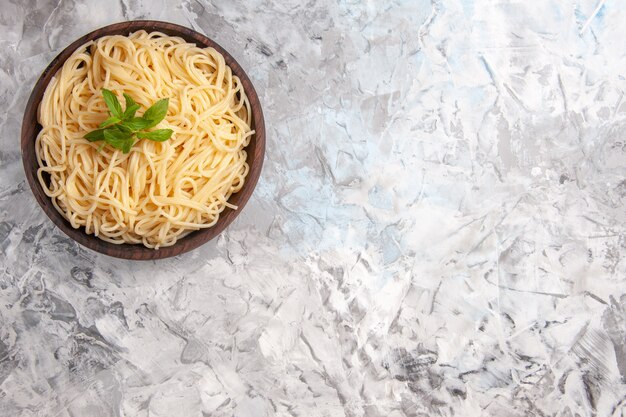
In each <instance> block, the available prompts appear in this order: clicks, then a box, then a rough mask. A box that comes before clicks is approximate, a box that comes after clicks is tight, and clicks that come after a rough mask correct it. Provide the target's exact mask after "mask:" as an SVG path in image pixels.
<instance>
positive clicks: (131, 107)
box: [123, 93, 139, 120]
mask: <svg viewBox="0 0 626 417" xmlns="http://www.w3.org/2000/svg"><path fill="white" fill-rule="evenodd" d="M123 94H124V99H125V100H126V110H124V115H123V119H124V120H128V119H132V118H133V117H135V113H137V110H139V104H137V103H136V102H135V100H133V98H132V97H131V96H129V95H128V94H126V93H123Z"/></svg>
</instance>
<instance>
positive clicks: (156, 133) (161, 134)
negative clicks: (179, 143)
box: [137, 129, 174, 142]
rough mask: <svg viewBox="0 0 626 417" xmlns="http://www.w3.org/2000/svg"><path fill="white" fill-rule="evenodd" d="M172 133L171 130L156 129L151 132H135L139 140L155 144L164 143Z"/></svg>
mask: <svg viewBox="0 0 626 417" xmlns="http://www.w3.org/2000/svg"><path fill="white" fill-rule="evenodd" d="M172 133H174V131H173V130H172V129H157V130H153V131H151V132H137V137H138V138H140V139H150V140H153V141H155V142H164V141H166V140H168V139H169V138H170V137H171V136H172Z"/></svg>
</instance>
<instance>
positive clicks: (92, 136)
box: [83, 129, 104, 142]
mask: <svg viewBox="0 0 626 417" xmlns="http://www.w3.org/2000/svg"><path fill="white" fill-rule="evenodd" d="M83 137H84V138H85V139H87V140H88V141H89V142H97V141H99V140H104V129H96V130H94V131H93V132H89V133H87V134H86V135H85V136H83Z"/></svg>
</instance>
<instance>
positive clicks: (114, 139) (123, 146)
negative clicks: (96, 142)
mask: <svg viewBox="0 0 626 417" xmlns="http://www.w3.org/2000/svg"><path fill="white" fill-rule="evenodd" d="M104 140H105V141H106V143H108V144H109V145H111V146H113V147H114V148H115V149H120V150H121V151H122V152H124V153H128V152H129V151H130V148H131V147H132V146H133V142H134V141H133V135H132V134H129V133H124V132H121V131H119V130H116V129H106V130H105V131H104Z"/></svg>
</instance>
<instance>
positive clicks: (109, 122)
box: [98, 116, 121, 127]
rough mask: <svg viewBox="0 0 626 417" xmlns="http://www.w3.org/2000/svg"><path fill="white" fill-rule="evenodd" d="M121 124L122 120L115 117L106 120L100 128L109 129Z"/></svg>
mask: <svg viewBox="0 0 626 417" xmlns="http://www.w3.org/2000/svg"><path fill="white" fill-rule="evenodd" d="M119 122H121V120H120V119H118V118H117V117H115V116H112V117H109V118H108V119H106V120H105V121H104V122H102V123H100V124H99V125H98V127H107V126H111V125H114V124H115V123H119Z"/></svg>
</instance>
